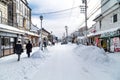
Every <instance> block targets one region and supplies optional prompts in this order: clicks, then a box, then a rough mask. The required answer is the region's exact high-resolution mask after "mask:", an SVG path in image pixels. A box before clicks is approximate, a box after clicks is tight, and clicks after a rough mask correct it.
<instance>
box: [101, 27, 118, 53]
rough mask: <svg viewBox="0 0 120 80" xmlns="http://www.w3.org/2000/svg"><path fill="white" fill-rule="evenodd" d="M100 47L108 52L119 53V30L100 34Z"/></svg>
mask: <svg viewBox="0 0 120 80" xmlns="http://www.w3.org/2000/svg"><path fill="white" fill-rule="evenodd" d="M100 39H101V45H104V46H105V47H104V46H102V47H103V48H104V49H105V50H107V51H109V52H120V29H118V30H116V31H112V32H106V33H103V34H101V37H100Z"/></svg>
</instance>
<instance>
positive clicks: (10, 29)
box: [0, 24, 39, 36]
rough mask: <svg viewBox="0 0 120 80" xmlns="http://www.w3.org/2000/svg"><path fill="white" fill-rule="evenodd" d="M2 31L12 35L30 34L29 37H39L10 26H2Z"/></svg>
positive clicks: (0, 29) (0, 28)
mask: <svg viewBox="0 0 120 80" xmlns="http://www.w3.org/2000/svg"><path fill="white" fill-rule="evenodd" d="M0 31H5V32H12V33H18V34H25V33H27V34H29V35H33V36H39V35H37V34H35V33H32V32H29V31H24V30H20V29H18V28H15V27H12V26H9V25H5V24H0Z"/></svg>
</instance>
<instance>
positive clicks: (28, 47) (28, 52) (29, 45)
mask: <svg viewBox="0 0 120 80" xmlns="http://www.w3.org/2000/svg"><path fill="white" fill-rule="evenodd" d="M26 49H27V50H26V51H27V52H26V53H27V55H28V57H30V52H32V44H31V43H30V41H28V43H27V44H26Z"/></svg>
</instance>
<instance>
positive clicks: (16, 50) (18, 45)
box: [15, 41, 23, 61]
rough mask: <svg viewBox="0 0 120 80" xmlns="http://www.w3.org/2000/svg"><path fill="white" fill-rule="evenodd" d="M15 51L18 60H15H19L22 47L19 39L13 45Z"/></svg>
mask: <svg viewBox="0 0 120 80" xmlns="http://www.w3.org/2000/svg"><path fill="white" fill-rule="evenodd" d="M15 52H16V54H17V55H18V60H17V61H20V55H21V53H22V52H23V48H22V45H21V43H20V41H18V43H17V44H16V46H15Z"/></svg>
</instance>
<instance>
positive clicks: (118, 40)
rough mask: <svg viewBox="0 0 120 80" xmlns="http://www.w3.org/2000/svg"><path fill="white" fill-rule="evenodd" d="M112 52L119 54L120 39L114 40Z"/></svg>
mask: <svg viewBox="0 0 120 80" xmlns="http://www.w3.org/2000/svg"><path fill="white" fill-rule="evenodd" d="M114 50H115V52H120V38H119V37H116V38H114Z"/></svg>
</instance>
